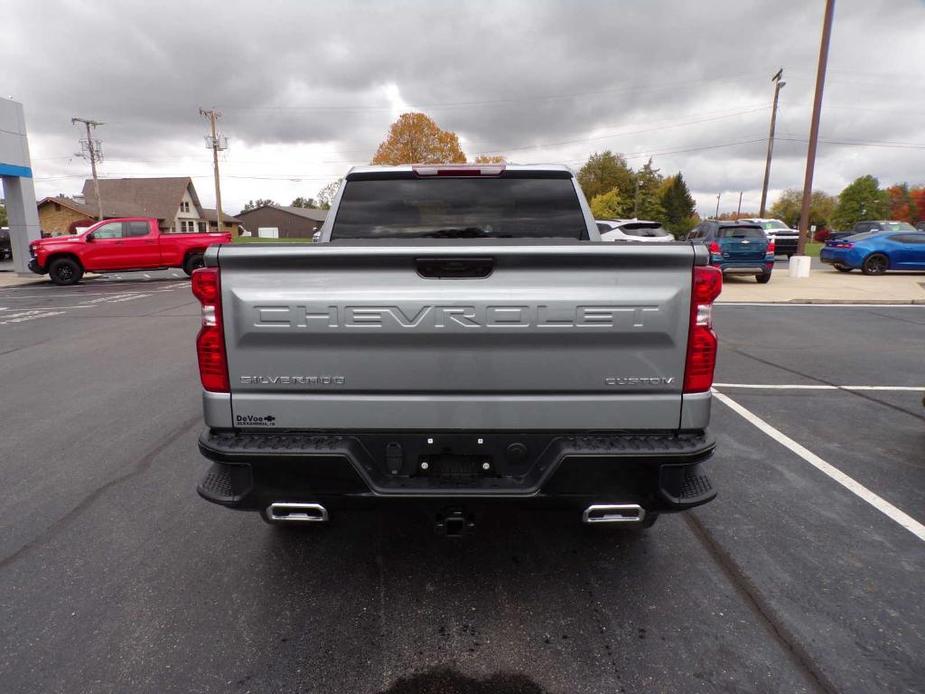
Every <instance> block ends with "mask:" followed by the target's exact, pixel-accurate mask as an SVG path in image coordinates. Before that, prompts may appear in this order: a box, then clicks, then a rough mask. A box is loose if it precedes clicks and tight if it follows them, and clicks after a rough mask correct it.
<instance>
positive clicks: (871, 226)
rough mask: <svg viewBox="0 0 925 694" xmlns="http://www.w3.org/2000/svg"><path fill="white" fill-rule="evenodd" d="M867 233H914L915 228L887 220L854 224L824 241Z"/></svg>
mask: <svg viewBox="0 0 925 694" xmlns="http://www.w3.org/2000/svg"><path fill="white" fill-rule="evenodd" d="M869 231H916V228H915V227H914V226H912V225H911V224H909V223H908V222H897V221H893V220H889V219H881V220H872V221H866V222H855V224H854V226H853V227H851V229H849V230H848V231H836V232H833V233H831V234H829V238H828V239H826V241H837V240H838V239H846V238H848V237H849V236H857V235H858V234H866V233H867V232H869Z"/></svg>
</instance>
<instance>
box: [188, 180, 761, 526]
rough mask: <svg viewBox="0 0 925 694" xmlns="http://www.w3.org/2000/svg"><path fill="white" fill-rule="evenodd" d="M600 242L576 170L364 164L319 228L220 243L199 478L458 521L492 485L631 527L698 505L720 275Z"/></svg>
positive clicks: (295, 509) (205, 368) (497, 498)
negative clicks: (411, 508) (313, 240)
mask: <svg viewBox="0 0 925 694" xmlns="http://www.w3.org/2000/svg"><path fill="white" fill-rule="evenodd" d="M759 231H760V230H759ZM599 240H600V236H599V233H598V230H597V226H596V225H595V223H594V220H593V219H592V217H591V215H590V210H589V209H588V206H587V202H586V201H585V199H584V196H583V195H582V193H581V189H580V188H579V186H578V184H577V182H576V181H575V176H574V174H573V173H572V172H571V171H570V170H569V169H568V168H567V167H565V166H554V165H544V166H510V165H500V166H495V165H492V166H491V167H478V166H474V167H473V166H467V165H457V166H450V165H422V166H398V167H370V166H364V167H358V168H355V169H353V170H351V171H350V172H349V173H348V174H347V176H346V180H345V183H344V187H343V192H342V194H341V195H340V196H339V198H338V201H337V202H336V203H335V207H334V209H332V210H331V211H330V212H329V213H328V216H327V220H326V221H325V222H324V225H323V226H322V228H321V243H319V244H306V245H303V246H274V247H261V246H260V245H256V244H240V245H231V246H222V247H221V249H211V250H209V252H207V253H206V267H204V268H201V269H199V270H197V271H196V272H195V273H194V274H193V282H192V289H193V293H194V295H195V296H196V297H197V298H198V299H199V301H200V303H201V304H202V315H203V323H202V328H201V330H200V333H199V336H198V338H197V341H196V347H197V352H198V357H199V365H200V378H201V381H202V387H203V402H204V410H203V412H204V417H205V423H206V429H205V431H204V432H203V433H202V435H201V437H200V439H199V450H200V451H201V452H202V453H203V455H205V457H206V458H208V459H209V460H211V461H212V464H211V467H210V468H209V470H208V472H207V473H206V474H205V476H204V477H203V479H202V481H201V482H200V484H199V486H198V491H199V494H200V495H201V496H202V497H203V498H205V499H206V500H208V501H211V502H213V503H217V504H221V505H223V506H227V507H230V508H234V509H239V510H250V511H257V512H259V513H260V514H261V515H262V517H263V519H264V520H266V521H268V522H270V523H273V524H285V523H288V524H299V523H302V524H306V523H307V524H310V523H315V524H319V523H323V522H325V521H327V520H328V518H329V513H331V514H333V513H337V512H346V511H347V509H349V508H351V507H356V506H362V505H370V504H378V505H380V506H382V507H385V508H396V507H398V506H400V505H402V504H408V503H412V502H417V503H427V504H429V505H430V506H431V507H432V508H433V509H434V520H435V522H436V527H437V529H438V530H440V531H442V532H444V533H447V534H460V533H462V532H464V531H465V530H466V529H467V528H468V527H470V523H472V522H473V520H472V509H473V508H474V507H473V504H476V505H478V504H484V503H486V502H487V503H494V504H518V505H523V506H532V507H541V506H558V507H561V508H563V509H570V510H572V511H573V512H574V520H575V521H576V522H577V521H578V520H579V519H580V520H582V521H583V522H585V523H594V524H605V523H609V524H616V525H621V526H625V527H643V526H646V525H648V524H650V523H651V522H652V521H653V520H654V519H655V518H656V517H657V516H658V514H659V513H662V512H667V511H681V510H683V509H687V508H691V507H693V506H697V505H700V504H704V503H706V502H708V501H709V500H711V499H712V498H713V497H714V496H715V491H714V490H713V488H712V485H711V483H710V481H709V479H708V478H707V476H706V475H705V474H704V471H703V468H704V465H703V463H704V461H705V460H706V459H707V458H709V456H710V455H711V453H712V450H713V447H714V442H713V439H712V437H711V436H710V435H709V434H708V433H707V431H706V427H707V425H708V422H709V413H710V402H711V397H712V395H711V392H710V386H711V384H712V380H713V367H714V362H715V358H716V349H717V342H716V335H715V334H714V333H713V330H712V328H711V320H710V311H709V306H710V304H712V302H713V301H714V299H716V297H717V295H718V294H719V292H720V290H721V288H722V274H721V273H720V272H719V271H718V270H716V269H715V268H712V267H708V266H707V253H706V250H705V249H704V248H702V247H700V246H698V245H696V244H682V243H674V244H622V243H608V244H603V243H587V241H599ZM338 241H347V242H346V243H337V242H338ZM524 242H526V243H524ZM475 508H478V506H476V507H475Z"/></svg>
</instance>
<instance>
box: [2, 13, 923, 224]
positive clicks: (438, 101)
mask: <svg viewBox="0 0 925 694" xmlns="http://www.w3.org/2000/svg"><path fill="white" fill-rule="evenodd" d="M821 6H822V3H821V2H818V3H807V2H805V1H804V0H792V1H789V2H773V1H770V0H769V1H767V2H749V3H742V2H739V1H737V0H715V1H714V2H711V3H708V4H704V3H692V2H686V1H685V0H674V1H669V0H664V1H660V2H645V3H641V2H629V1H626V2H613V1H606V2H604V1H601V2H592V1H586V2H568V3H565V2H548V1H537V0H534V1H532V2H526V1H525V2H470V3H465V4H462V3H452V4H451V3H449V2H423V1H421V2H376V3H371V2H354V3H350V2H334V1H332V2H313V3H302V2H282V1H280V0H266V1H264V2H260V3H256V2H248V3H235V2H223V3H214V4H208V5H206V4H204V3H203V4H200V3H188V2H170V1H167V0H165V1H163V2H160V3H150V2H140V1H135V2H132V1H128V2H125V1H123V2H120V3H118V4H113V5H112V6H110V7H107V8H105V9H104V8H103V7H101V3H97V2H91V1H89V0H86V1H84V2H78V1H72V2H47V1H44V0H35V1H33V2H30V3H18V4H17V7H16V8H15V9H14V10H13V11H12V12H7V13H5V16H4V26H5V36H6V38H7V39H8V40H5V41H4V42H3V43H0V60H2V61H3V62H4V64H6V65H7V66H13V69H8V70H7V74H6V75H4V79H5V82H4V84H3V88H4V91H5V92H6V93H8V94H11V95H13V96H14V97H15V98H17V99H18V100H21V101H23V102H24V103H25V104H26V108H27V117H28V121H29V126H30V129H31V134H32V148H33V155H34V156H35V157H36V161H35V168H36V171H37V175H38V177H39V180H38V187H39V191H40V193H48V192H59V191H67V190H76V189H78V188H79V179H78V178H76V176H77V175H78V174H80V173H82V170H83V164H82V162H79V161H76V162H75V161H71V162H70V163H68V162H67V157H68V155H70V154H71V153H72V152H73V151H74V150H75V148H76V139H77V132H76V130H75V129H74V128H73V127H72V126H71V125H70V117H71V116H73V115H85V116H90V117H95V118H99V119H100V120H104V121H106V122H107V125H106V126H105V127H104V128H102V129H101V130H100V136H101V137H102V138H103V139H104V141H105V147H106V152H107V156H108V157H109V159H110V162H111V163H110V164H108V170H107V173H108V174H110V175H116V174H124V175H132V174H137V175H156V174H158V173H164V174H182V173H187V172H188V173H190V174H192V175H197V176H206V175H207V174H208V160H207V157H206V155H207V153H206V152H205V151H204V149H203V145H202V139H201V137H202V135H203V134H204V133H205V123H204V121H203V120H202V119H201V118H200V117H199V115H198V113H197V108H198V107H199V106H213V105H214V106H217V107H218V108H220V109H221V110H222V111H223V113H224V117H223V120H222V127H223V130H224V132H225V133H226V134H227V135H228V136H229V138H230V140H231V143H232V148H231V150H230V151H229V153H228V157H227V163H226V165H225V166H226V171H227V173H228V175H229V179H228V183H227V188H228V190H229V193H228V195H227V196H226V197H227V198H228V199H229V202H230V205H229V206H230V207H234V206H235V205H240V204H242V203H243V202H244V201H245V200H246V199H248V198H250V197H258V196H267V197H274V198H277V199H280V200H282V201H287V198H290V196H291V195H292V194H293V192H295V194H299V193H304V194H312V193H313V192H314V190H316V189H317V188H319V187H320V186H321V185H323V183H324V182H325V181H326V180H330V179H332V178H335V177H336V176H338V175H339V174H340V173H342V172H343V170H344V169H346V167H347V166H349V162H352V161H356V162H362V161H366V160H368V159H369V157H370V156H371V155H372V153H373V152H374V150H375V147H376V145H377V144H378V142H379V141H380V140H381V139H382V138H383V137H384V135H385V133H386V131H387V128H388V125H389V123H390V122H391V120H392V119H393V117H394V115H395V113H396V111H395V109H396V105H395V104H396V99H395V91H397V93H398V94H399V95H400V99H401V101H403V102H404V103H406V104H408V105H410V106H411V107H414V108H419V109H421V110H424V111H426V112H427V113H429V114H430V115H432V116H433V117H434V118H435V119H436V120H437V121H438V123H439V124H440V125H441V126H442V127H445V128H449V129H452V130H455V131H456V132H458V133H459V134H460V136H461V137H462V138H463V139H464V142H465V148H466V150H467V152H468V153H469V154H470V156H474V155H475V154H477V153H482V152H492V153H498V152H500V153H503V154H506V155H507V156H508V157H509V158H510V159H512V160H516V161H550V160H553V161H567V162H569V163H572V164H573V165H578V164H580V162H581V161H583V160H584V159H586V158H587V156H588V154H590V153H591V152H593V151H596V150H602V149H606V148H609V149H613V150H615V151H621V152H623V153H625V154H626V155H627V156H628V158H629V160H630V162H631V163H632V164H633V165H634V166H638V165H641V164H642V163H644V156H642V155H644V154H645V153H651V152H656V153H660V154H656V156H655V164H656V165H657V166H660V167H661V168H662V170H663V171H664V172H673V171H676V170H678V169H680V170H683V171H684V172H685V175H686V177H687V179H688V181H689V182H690V185H691V186H692V188H693V189H694V190H695V192H696V193H697V197H698V200H699V201H701V202H702V204H704V206H705V209H707V208H708V207H709V200H710V199H711V196H715V194H716V193H717V192H720V193H727V194H726V195H724V198H728V199H729V200H732V198H733V193H735V198H736V199H737V192H738V191H740V190H742V191H746V198H745V199H746V200H749V199H752V198H754V199H757V195H756V191H757V189H758V188H759V187H760V184H761V175H762V172H763V158H764V144H763V143H760V142H759V143H754V142H752V143H750V144H738V145H734V146H722V147H720V146H717V147H715V148H712V149H706V148H707V147H712V146H716V145H728V144H729V143H737V142H741V143H745V142H747V141H749V140H755V139H761V138H763V137H765V136H766V132H767V119H768V115H769V107H768V106H769V103H768V102H769V100H770V95H771V85H770V83H769V78H770V76H771V74H772V73H773V72H774V71H776V69H777V68H778V67H781V66H783V67H784V68H785V79H786V81H787V86H786V87H785V89H784V91H783V92H782V107H781V112H780V117H779V130H778V132H779V134H780V135H781V137H782V139H781V140H780V141H779V142H778V143H777V147H776V150H775V151H776V158H775V163H774V171H773V179H772V188H773V189H775V190H779V189H782V188H785V187H798V186H799V185H800V184H801V182H802V172H803V158H804V156H805V142H799V141H790V140H805V139H806V134H807V132H808V120H809V108H810V99H811V94H812V87H813V79H814V71H815V61H816V54H817V50H818V38H819V30H820V24H821V9H822V8H821ZM923 35H925V5H923V4H922V2H920V1H919V0H880V1H879V2H876V1H872V0H842V1H841V2H839V4H838V7H837V10H836V23H835V31H834V34H833V42H832V50H831V58H830V68H831V70H830V73H829V82H828V84H827V89H826V109H825V111H824V118H823V138H824V139H829V140H839V141H853V142H874V141H876V142H899V143H925V132H923V126H922V122H923V119H922V118H920V117H918V115H917V114H920V113H921V112H922V110H923V107H925V97H922V96H921V95H920V93H919V92H918V91H917V90H916V89H915V85H916V84H917V74H916V73H915V72H914V66H916V65H917V64H918V62H920V61H918V60H917V58H918V55H919V54H920V52H921V36H923ZM390 94H391V95H392V96H390ZM862 109H863V110H862ZM696 121H700V122H696ZM681 150H690V151H681ZM923 161H925V150H923V149H913V148H900V147H895V148H886V147H881V148H876V147H860V146H848V145H836V144H824V145H822V148H821V150H820V159H819V164H818V168H817V178H816V181H817V186H818V187H822V188H827V189H829V190H831V191H833V192H837V191H838V190H839V189H840V188H841V187H842V186H844V185H845V184H846V183H847V182H848V181H850V180H851V179H853V178H854V177H856V176H857V175H861V174H864V173H873V174H875V175H877V176H879V177H880V178H881V179H882V180H883V181H884V182H892V181H896V180H910V181H921V180H922V179H923V178H925V176H923V174H922V166H921V164H922V162H923ZM289 174H293V176H292V177H295V178H300V179H301V180H300V181H287V180H281V181H276V180H273V179H274V177H275V178H285V177H288V175H289ZM65 176H73V177H74V178H71V179H69V178H65ZM247 176H253V177H256V176H260V177H262V178H246V177H247ZM235 177H240V178H235ZM197 184H198V186H199V188H200V189H201V190H200V192H201V194H202V197H203V198H204V199H206V200H208V199H209V190H210V187H209V185H208V181H207V179H197ZM713 199H714V200H715V198H713ZM733 203H734V201H733V202H730V203H729V204H730V205H731V206H732V207H734V204H733ZM723 207H724V208H726V209H728V206H727V205H726V204H724V205H723ZM709 209H712V208H709Z"/></svg>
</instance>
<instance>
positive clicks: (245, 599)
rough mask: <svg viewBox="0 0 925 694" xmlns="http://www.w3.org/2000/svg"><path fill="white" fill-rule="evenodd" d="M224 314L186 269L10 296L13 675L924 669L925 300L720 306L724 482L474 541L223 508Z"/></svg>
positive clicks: (5, 639)
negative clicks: (218, 429)
mask: <svg viewBox="0 0 925 694" xmlns="http://www.w3.org/2000/svg"><path fill="white" fill-rule="evenodd" d="M198 314H199V310H198V307H197V305H196V304H195V303H194V301H193V299H192V297H191V296H190V294H189V283H188V281H186V280H185V279H183V278H178V277H176V276H173V273H149V276H148V277H144V276H142V275H138V274H133V275H128V274H127V275H124V276H122V277H121V278H118V277H115V276H113V277H110V278H108V279H106V280H103V279H96V280H92V281H88V282H85V283H83V284H81V285H79V286H77V287H63V288H62V287H54V286H51V285H31V286H24V287H17V288H6V289H2V290H0V376H2V384H3V385H2V389H3V390H2V393H3V397H2V398H0V421H2V422H3V426H2V427H0V429H2V432H3V434H2V436H3V443H2V451H3V455H2V459H0V472H2V479H3V482H4V484H3V485H2V486H0V500H2V503H0V527H2V528H3V529H4V532H3V533H2V535H0V611H2V615H3V617H2V619H0V682H2V684H0V689H2V691H4V692H36V691H42V692H68V693H71V692H127V691H131V692H225V691H232V692H270V691H272V692H380V691H388V692H420V691H427V692H456V691H460V692H462V691H465V692H557V693H558V692H562V693H571V692H589V693H599V692H641V691H644V692H863V693H869V692H922V691H923V690H925V656H923V654H925V579H923V576H925V532H923V530H925V529H923V527H922V524H923V523H925V408H923V406H922V396H923V392H922V390H921V388H922V387H923V386H925V366H923V364H925V361H923V344H925V339H923V338H925V306H906V307H888V306H872V307H848V306H836V307H829V306H823V305H815V306H807V307H797V306H720V307H717V309H716V314H717V328H718V331H719V333H720V337H721V350H722V351H721V355H720V365H719V372H718V375H717V379H716V380H717V383H718V384H723V385H719V386H718V387H717V390H718V391H719V393H720V401H719V402H715V404H714V410H713V426H712V429H713V432H714V434H715V435H716V436H717V439H718V452H717V455H716V456H715V458H714V460H713V461H712V462H711V463H710V468H711V476H712V479H713V482H714V485H715V486H716V487H718V489H719V496H718V498H717V499H716V500H715V501H714V502H713V503H711V504H709V505H707V506H705V507H702V508H700V509H697V510H695V511H693V512H690V513H687V514H683V515H675V516H668V517H663V518H661V519H660V520H659V522H658V523H657V524H656V526H655V527H654V528H652V529H651V530H649V531H644V532H638V533H632V532H631V533H611V532H606V533H597V532H588V530H589V529H588V528H584V527H582V526H580V525H579V524H578V523H577V519H575V518H571V517H563V516H561V515H558V514H552V513H549V514H536V513H528V512H526V511H520V510H516V509H514V510H510V511H501V510H495V511H491V512H489V513H487V514H486V515H485V516H484V517H483V518H482V519H481V522H480V527H479V531H478V532H477V534H476V535H475V536H473V537H471V538H466V539H463V540H462V541H447V540H445V539H440V538H438V537H436V536H435V535H434V534H433V532H432V529H431V527H430V525H429V523H428V522H427V519H426V518H425V517H422V516H421V515H418V514H416V513H415V512H414V511H407V512H402V513H400V514H386V513H382V512H373V511H370V512H363V513H356V514H354V515H352V516H350V517H340V518H335V519H334V522H333V523H332V525H331V526H330V527H328V528H326V529H323V530H320V531H313V532H286V531H284V532H279V531H278V530H279V529H275V528H270V527H268V526H266V525H264V524H263V523H261V522H260V521H259V519H258V518H257V517H256V516H253V515H249V514H241V513H233V512H230V511H227V510H224V509H221V508H218V507H215V506H212V505H210V504H207V503H205V502H203V501H201V500H200V499H199V498H198V497H197V496H196V494H195V491H194V488H195V484H196V482H197V481H198V479H199V477H200V476H201V474H202V473H203V472H204V470H205V468H206V463H205V461H204V460H203V459H201V458H200V457H199V455H198V453H197V451H196V438H197V436H198V434H199V430H200V426H201V419H200V404H199V392H198V377H197V373H196V365H195V354H194V351H193V347H192V340H193V336H194V333H195V330H196V328H197V324H198V319H199V315H198ZM843 386H849V388H844V387H843ZM884 388H888V389H886V390H884ZM454 687H455V688H454Z"/></svg>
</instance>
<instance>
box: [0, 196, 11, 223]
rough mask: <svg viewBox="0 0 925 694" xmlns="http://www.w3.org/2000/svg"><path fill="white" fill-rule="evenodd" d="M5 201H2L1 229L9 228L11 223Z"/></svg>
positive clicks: (0, 201)
mask: <svg viewBox="0 0 925 694" xmlns="http://www.w3.org/2000/svg"><path fill="white" fill-rule="evenodd" d="M3 203H4V201H3V200H0V227H5V226H9V225H10V222H9V220H8V219H7V217H6V205H4V204H3Z"/></svg>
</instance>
